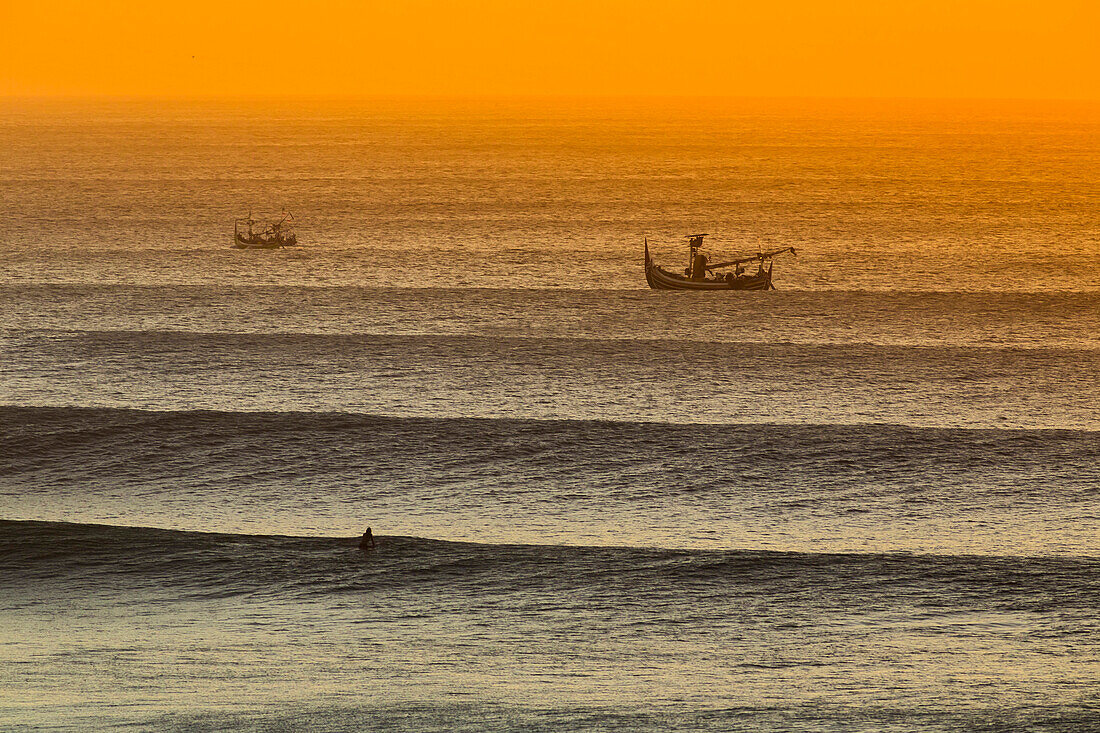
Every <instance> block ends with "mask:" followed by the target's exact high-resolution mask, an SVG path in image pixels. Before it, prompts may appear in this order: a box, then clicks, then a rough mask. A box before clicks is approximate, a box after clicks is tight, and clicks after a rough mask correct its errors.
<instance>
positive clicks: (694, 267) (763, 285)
mask: <svg viewBox="0 0 1100 733" xmlns="http://www.w3.org/2000/svg"><path fill="white" fill-rule="evenodd" d="M706 236H709V235H707V234H692V235H690V236H688V266H687V268H685V269H684V274H683V275H679V274H677V273H674V272H669V271H668V270H665V269H663V268H662V267H660V266H658V265H657V264H655V263H654V262H653V259H652V258H651V257H650V256H649V239H646V240H645V279H646V282H647V283H649V287H651V288H653V289H655V290H775V286H774V285H772V258H773V257H775V256H776V255H778V254H782V253H784V252H790V253H791V254H793V255H796V254H797V252H795V251H794V247H784V248H782V249H776V250H772V251H771V252H758V253H757V254H755V255H752V256H750V257H742V258H740V259H736V260H729V261H728V262H717V263H714V264H710V263H709V262H708V260H707V256H706V255H705V254H703V253H702V252H700V251H699V250H700V249H701V248H702V246H703V237H706ZM748 262H757V263H758V264H759V267H758V269H757V271H756V272H755V273H753V274H751V275H749V274H746V273H745V268H744V267H742V265H744V264H746V263H748ZM765 263H766V264H767V269H765V267H764V265H765ZM723 267H732V268H734V271H733V272H727V273H724V274H723V273H719V272H716V270H719V269H721V268H723ZM708 273H709V274H710V275H711V277H708Z"/></svg>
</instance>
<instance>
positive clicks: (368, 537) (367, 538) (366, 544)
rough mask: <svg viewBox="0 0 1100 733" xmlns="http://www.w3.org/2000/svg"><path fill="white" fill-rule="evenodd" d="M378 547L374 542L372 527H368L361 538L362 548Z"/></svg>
mask: <svg viewBox="0 0 1100 733" xmlns="http://www.w3.org/2000/svg"><path fill="white" fill-rule="evenodd" d="M375 547H377V545H375V544H374V534H372V533H371V531H370V527H367V531H366V532H364V533H363V537H362V539H360V540H359V549H360V550H371V549H374V548H375Z"/></svg>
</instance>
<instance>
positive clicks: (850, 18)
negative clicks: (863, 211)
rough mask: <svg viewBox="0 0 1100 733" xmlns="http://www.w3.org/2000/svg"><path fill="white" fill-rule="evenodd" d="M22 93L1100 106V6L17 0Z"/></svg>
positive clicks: (11, 40) (1, 56)
mask: <svg viewBox="0 0 1100 733" xmlns="http://www.w3.org/2000/svg"><path fill="white" fill-rule="evenodd" d="M0 23H2V25H3V27H4V30H5V33H4V42H3V43H2V44H0V68H2V70H3V78H2V81H3V88H2V90H0V93H2V94H4V95H7V96H38V95H65V96H85V95H93V96H94V95H137V96H158V97H174V96H223V95H271V94H279V95H290V96H301V95H305V96H371V95H458V96H478V95H573V94H576V95H690V96H696V95H700V96H811V97H818V96H826V97H828V96H856V97H977V98H990V97H992V98H1028V99H1042V98H1068V99H1093V100H1095V99H1100V0H1046V1H1040V0H831V1H812V0H744V1H739V0H726V1H725V2H718V1H716V0H679V1H676V2H673V1H669V0H662V1H660V2H658V1H655V0H631V1H629V2H628V1H626V0H553V1H552V2H550V1H547V0H480V1H476V0H390V1H388V2H376V1H374V0H360V1H359V2H344V1H341V0H319V1H318V2H304V3H291V2H285V1H283V0H264V2H255V1H252V0H244V1H239V0H226V1H224V2H218V1H216V0H188V1H187V2H181V1H180V0H161V1H159V2H158V1H156V0H146V1H144V2H133V1H132V0H106V1H103V0H99V1H97V0H80V1H74V0H0Z"/></svg>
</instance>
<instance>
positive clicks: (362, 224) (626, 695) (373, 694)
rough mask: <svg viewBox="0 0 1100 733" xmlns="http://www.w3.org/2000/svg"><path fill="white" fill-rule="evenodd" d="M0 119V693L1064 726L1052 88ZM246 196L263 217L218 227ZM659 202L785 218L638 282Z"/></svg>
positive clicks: (1069, 621)
mask: <svg viewBox="0 0 1100 733" xmlns="http://www.w3.org/2000/svg"><path fill="white" fill-rule="evenodd" d="M0 143H2V146H3V156H2V157H0V204H2V206H0V212H2V213H0V303H2V308H0V591H2V592H0V726H2V727H3V728H5V729H16V730H18V729H27V730H29V729H35V730H39V729H62V730H110V729H119V728H130V729H133V728H135V727H136V728H138V729H164V730H181V731H205V730H211V731H213V730H219V731H220V730H270V729H274V730H298V729H302V728H306V727H311V728H314V729H318V730H343V729H357V730H358V729H370V730H440V731H443V730H446V731H452V730H470V731H481V730H509V731H512V730H514V731H527V730H553V731H572V730H631V731H633V730H671V729H676V730H714V731H727V730H745V731H756V730H769V729H770V730H805V731H852V730H867V731H872V730H873V731H879V730H896V731H941V730H983V731H1001V730H1004V731H1008V730H1025V729H1026V730H1049V731H1092V730H1097V729H1098V728H1100V703H1098V702H1097V699H1098V695H1100V684H1098V683H1097V680H1098V679H1100V625H1098V621H1097V618H1098V617H1100V393H1098V386H1100V224H1098V222H1100V219H1098V217H1097V214H1098V212H1100V108H1096V107H1095V106H1094V105H1093V106H1089V105H1083V104H1076V105H1075V104H1069V103H1044V104H1038V103H1036V104H1031V105H1022V104H1016V103H992V102H990V103H963V102H954V103H916V102H912V103H910V102H889V103H888V102H881V103H870V102H779V101H751V100H750V101H726V102H717V101H710V102H693V103H690V104H688V103H682V102H676V101H669V100H647V101H641V100H638V101H630V100H620V101H616V102H606V101H605V102H600V101H592V100H556V101H545V100H544V101H539V102H531V101H526V102H523V101H516V100H503V101H498V102H494V103H488V102H481V103H469V102H458V101H439V100H436V101H420V102H413V101H394V100H389V101H386V100H382V101H371V102H366V101H364V102H354V103H353V102H340V103H337V102H269V103H259V102H248V103H241V104H231V103H228V102H202V103H199V102H188V103H185V102H163V103H155V104H154V103H149V102H128V101H111V102H95V103H92V102H72V101H70V102H49V103H47V102H28V101H24V102H11V103H5V107H4V109H3V117H2V119H0ZM250 209H251V210H252V212H253V215H254V216H255V217H257V218H263V219H264V220H267V219H273V218H274V219H277V218H278V217H280V216H281V215H282V213H283V212H284V211H288V212H292V214H293V217H294V221H295V222H296V224H297V228H298V238H299V241H300V242H301V246H299V247H297V248H293V249H290V248H288V249H283V250H275V251H250V250H243V251H242V250H234V249H232V248H231V243H232V239H231V238H232V227H233V220H234V219H235V218H238V217H242V216H247V215H248V212H249V210H250ZM697 232H708V233H710V234H711V237H710V238H709V239H708V243H709V244H708V247H709V251H710V252H711V253H712V254H714V255H715V256H718V257H721V258H725V256H726V255H740V254H746V253H747V254H752V253H755V252H757V251H760V250H763V249H771V248H777V247H783V246H788V245H793V246H794V247H795V249H796V251H797V256H795V257H791V256H788V255H784V256H781V257H778V258H777V259H776V261H775V265H774V268H775V269H774V283H775V285H776V287H777V288H778V290H776V291H774V292H768V293H748V292H746V293H737V292H712V293H690V292H684V293H675V292H659V291H651V290H648V289H647V288H646V285H645V278H644V274H643V271H642V244H643V242H644V241H645V240H646V239H648V241H649V244H650V249H651V251H652V252H653V254H654V257H655V258H656V259H657V261H658V262H659V263H661V264H663V265H665V266H666V267H667V268H669V269H677V268H682V267H683V266H684V264H686V246H685V243H686V240H684V239H683V235H686V234H693V233H697ZM367 526H371V527H372V528H373V530H374V533H375V535H377V537H378V547H377V549H376V550H374V551H372V552H369V553H366V554H364V553H363V552H361V551H360V550H359V549H358V548H357V542H358V540H357V536H358V535H359V534H361V533H362V532H363V530H364V529H365V528H366V527H367Z"/></svg>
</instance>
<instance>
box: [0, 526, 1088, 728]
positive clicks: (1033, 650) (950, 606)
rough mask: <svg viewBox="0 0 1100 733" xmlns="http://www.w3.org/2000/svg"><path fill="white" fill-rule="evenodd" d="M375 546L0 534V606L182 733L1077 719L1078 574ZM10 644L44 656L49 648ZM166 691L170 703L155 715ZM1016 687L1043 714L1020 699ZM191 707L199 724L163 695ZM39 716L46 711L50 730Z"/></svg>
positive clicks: (828, 558) (704, 555)
mask: <svg viewBox="0 0 1100 733" xmlns="http://www.w3.org/2000/svg"><path fill="white" fill-rule="evenodd" d="M378 540H379V545H378V548H377V549H376V550H374V551H371V552H369V553H363V552H361V551H359V550H358V549H357V548H356V546H355V543H356V540H355V539H354V538H350V539H332V538H310V537H282V536H255V535H248V536H245V535H230V534H208V533H193V532H174V531H166V530H153V529H142V528H136V527H107V526H100V525H74V524H58V523H44V522H9V521H3V522H0V588H2V589H3V590H4V591H5V593H4V594H3V596H2V598H3V600H0V612H2V613H3V614H4V615H5V617H6V618H9V619H16V620H17V621H16V623H18V624H22V625H23V626H24V628H25V626H26V623H27V622H26V620H25V619H26V618H27V614H28V612H32V611H34V610H37V609H42V608H52V609H55V611H54V618H56V617H57V616H58V615H59V612H60V615H61V616H62V617H63V618H65V619H71V621H67V623H69V624H70V626H69V629H70V633H75V634H76V635H77V636H78V637H79V638H81V639H83V651H82V652H81V656H80V657H79V664H82V665H90V666H95V667H97V668H101V669H102V670H103V671H102V672H100V674H99V676H98V677H95V678H92V679H90V680H88V681H86V682H85V684H84V687H83V694H85V695H87V696H88V699H89V700H90V701H91V703H92V704H98V701H99V700H100V699H104V700H105V699H106V696H109V695H118V692H117V687H116V686H117V685H118V684H119V682H120V675H122V676H124V678H125V679H127V680H129V690H131V691H132V692H127V693H125V694H126V696H130V695H135V696H136V697H138V699H141V698H140V696H141V695H142V694H143V692H144V693H145V694H151V695H152V699H151V700H150V699H148V698H146V699H144V700H142V701H141V702H138V703H136V704H134V705H132V706H130V707H129V708H128V709H126V710H125V711H120V710H119V709H118V706H117V705H116V706H115V708H113V709H111V711H112V712H111V713H109V714H108V717H107V719H114V720H121V721H125V722H128V723H129V724H137V725H151V726H154V727H178V728H179V729H184V730H213V729H219V728H222V729H255V726H256V725H257V720H262V721H267V722H268V723H269V724H271V725H281V726H284V727H287V726H289V727H295V726H298V725H301V724H302V723H303V722H307V721H308V722H312V723H314V724H318V723H320V724H324V725H328V726H331V727H340V726H341V725H347V724H348V722H349V721H356V722H360V723H372V724H374V725H380V724H382V725H393V726H397V727H400V725H401V724H402V722H403V723H404V724H409V722H410V721H416V722H417V724H418V725H423V726H424V727H425V728H426V729H428V730H443V729H446V728H447V726H451V727H452V728H453V727H454V726H456V725H457V726H458V727H459V728H464V727H470V728H471V729H473V728H476V727H478V726H479V725H480V726H482V727H484V726H485V725H490V726H492V727H498V728H503V729H509V730H528V729H538V727H539V725H541V724H544V723H545V722H546V721H557V723H558V724H559V725H562V726H565V727H567V728H580V727H584V726H585V725H586V724H588V725H590V724H592V722H593V720H597V721H602V722H604V723H606V724H607V725H612V724H614V725H622V726H626V727H631V728H634V729H640V730H660V729H662V728H665V727H666V726H667V725H669V724H670V723H671V722H675V721H677V720H679V721H681V722H682V723H683V724H684V725H685V726H687V728H688V729H691V730H730V729H733V730H739V729H744V730H748V729H749V728H752V727H754V726H755V727H757V728H758V727H759V726H761V725H765V726H767V725H771V724H775V725H780V724H787V725H790V724H797V725H798V726H799V727H802V728H804V729H807V730H832V729H839V728H844V727H849V724H850V726H851V727H852V729H856V730H862V729H866V730H871V729H874V728H876V727H880V726H882V725H883V724H884V723H886V722H889V721H893V723H894V724H895V725H903V726H906V727H910V728H917V729H919V728H929V729H935V728H937V727H939V728H942V727H949V726H963V727H979V728H980V727H981V726H987V725H990V724H996V723H997V722H998V721H1003V720H1005V717H1004V716H1005V713H1004V710H1005V709H1011V710H1013V711H1014V712H1013V713H1012V714H1011V715H1012V716H1013V717H1012V719H1013V720H1015V721H1022V722H1024V723H1025V724H1029V725H1036V726H1039V727H1049V728H1050V729H1054V730H1086V729H1087V727H1082V726H1086V725H1087V724H1086V722H1085V721H1087V720H1089V719H1090V712H1091V706H1090V704H1088V703H1082V702H1081V700H1082V699H1083V698H1088V697H1090V696H1091V694H1092V693H1093V692H1095V688H1096V679H1097V676H1096V672H1097V671H1098V664H1097V662H1096V660H1097V658H1098V656H1100V654H1098V653H1100V646H1098V643H1097V639H1098V638H1100V636H1098V635H1097V633H1096V632H1097V630H1098V629H1097V628H1096V618H1097V616H1098V612H1100V605H1098V603H1097V599H1098V598H1100V572H1098V571H1100V560H1098V559H1078V558H1062V559H1057V558H979V557H942V556H918V555H906V554H874V553H869V554H822V553H769V552H760V551H727V552H712V551H682V550H681V551H675V550H659V549H641V548H592V547H560V546H523V545H500V544H467V543H451V542H440V541H436V540H424V539H417V538H412V537H390V536H380V537H379V538H378ZM119 614H123V615H124V617H125V619H126V623H125V625H123V626H119V624H118V623H117V622H116V621H115V620H114V619H115V618H116V617H118V616H119ZM31 618H33V616H31ZM196 624H198V625H200V628H201V630H199V629H196V628H194V626H195V625H196ZM14 651H15V654H16V655H19V656H20V658H25V659H26V663H27V664H36V663H38V662H34V661H32V660H34V659H35V658H36V656H37V657H39V658H40V657H41V655H43V654H44V653H46V654H61V653H63V652H62V651H61V650H60V649H58V648H57V646H56V645H55V643H54V641H53V640H52V639H51V638H50V637H49V635H41V636H36V637H31V638H27V639H24V640H23V641H22V642H21V643H20V644H18V645H17V646H16V647H15V649H14ZM7 653H8V654H12V649H11V648H9V651H8V652H7ZM1052 659H1058V660H1059V663H1060V666H1059V667H1058V670H1057V675H1056V676H1052V675H1051V673H1050V672H1051V669H1050V665H1051V660H1052ZM109 660H114V663H113V664H109ZM1006 661H1009V662H1010V663H1011V672H1010V673H1008V674H1006V672H1005V670H1004V667H1003V665H1004V664H1005V662H1006ZM1061 665H1064V666H1061ZM441 669H446V670H447V671H446V673H445V674H441V673H440V670H441ZM0 674H3V675H5V676H6V675H10V674H11V672H10V671H7V672H4V673H0ZM166 674H171V675H173V678H174V679H175V680H176V681H175V684H174V685H173V691H172V693H173V695H175V696H176V697H175V698H173V700H168V699H163V700H162V699H159V698H157V696H156V692H155V690H156V685H159V684H161V682H160V680H163V678H164V675H166ZM395 674H398V675H400V677H401V678H402V679H403V680H407V681H409V682H411V683H412V684H408V685H398V686H394V685H393V684H392V676H393V675H395ZM943 674H947V675H950V676H951V678H952V684H951V688H950V689H951V691H950V693H949V694H945V693H944V690H943V687H942V686H941V682H940V678H939V676H938V675H943ZM872 675H873V677H871V676H872ZM227 678H229V679H235V680H241V679H242V678H243V679H244V680H245V681H246V682H247V684H246V685H244V686H240V687H236V686H234V685H230V686H229V688H230V689H227V687H226V679H227ZM872 680H873V681H872ZM548 685H551V686H553V689H554V690H555V692H554V695H553V696H552V698H549V699H545V698H541V697H539V696H540V695H541V694H543V693H542V692H540V690H543V691H545V688H546V686H548ZM883 687H888V688H889V689H890V691H891V692H890V695H891V702H890V704H889V705H886V706H883V705H882V703H881V701H878V700H879V695H880V694H881V693H880V692H878V691H879V690H881V689H882V688H883ZM41 688H42V683H41V682H40V683H38V685H37V686H36V688H35V689H36V691H37V690H40V689H41ZM232 688H235V689H232ZM456 688H457V689H460V690H465V691H467V694H470V693H472V694H473V695H474V696H475V697H476V699H475V700H469V699H467V698H464V697H459V698H458V699H455V698H454V697H453V694H452V693H449V692H448V691H449V690H450V691H452V692H453V691H454V690H455V689H456ZM341 691H342V692H341ZM841 693H843V695H844V697H845V704H844V705H838V704H836V703H835V702H832V699H834V696H835V695H837V694H841ZM1034 694H1042V695H1043V699H1044V701H1045V704H1044V706H1043V707H1042V708H1033V707H1027V706H1026V701H1027V700H1029V699H1030V697H1031V696H1032V695H1034ZM775 695H781V696H782V699H783V701H784V703H783V704H781V705H776V704H775V703H774V702H762V698H771V697H773V696H775ZM197 696H202V697H203V698H204V707H205V708H206V710H204V711H203V712H197V711H196V709H195V707H193V706H192V705H191V704H188V703H187V702H184V703H183V704H182V705H181V704H180V702H179V701H180V700H183V701H187V700H194V699H195V698H196V697H197ZM272 696H276V697H278V698H280V699H282V700H283V701H284V702H282V703H281V704H279V705H274V706H273V705H271V704H270V699H271V697H272ZM116 699H117V697H116ZM876 701H878V702H876ZM32 702H33V700H32ZM258 705H260V706H261V707H259V708H258V709H257V706H258ZM57 710H58V709H57V708H54V709H53V712H51V713H46V717H47V718H49V719H54V720H58V719H60V720H61V721H62V722H65V721H66V719H65V718H64V717H61V718H57V717H56V716H58V712H57ZM62 710H63V708H62ZM242 710H243V712H238V711H242ZM0 717H3V715H2V713H0ZM69 722H71V719H70V720H69Z"/></svg>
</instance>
